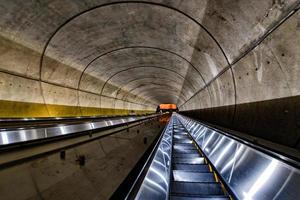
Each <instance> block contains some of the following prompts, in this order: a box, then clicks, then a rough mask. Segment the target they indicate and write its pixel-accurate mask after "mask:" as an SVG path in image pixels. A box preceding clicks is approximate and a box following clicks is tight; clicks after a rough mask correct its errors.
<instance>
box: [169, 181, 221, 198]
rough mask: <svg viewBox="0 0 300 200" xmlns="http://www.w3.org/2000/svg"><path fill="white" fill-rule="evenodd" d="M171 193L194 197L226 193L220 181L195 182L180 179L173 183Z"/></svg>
mask: <svg viewBox="0 0 300 200" xmlns="http://www.w3.org/2000/svg"><path fill="white" fill-rule="evenodd" d="M171 194H172V195H181V196H182V195H184V196H193V197H207V196H208V195H224V193H223V191H222V188H221V186H220V184H219V183H193V182H178V181H173V182H172V183H171Z"/></svg>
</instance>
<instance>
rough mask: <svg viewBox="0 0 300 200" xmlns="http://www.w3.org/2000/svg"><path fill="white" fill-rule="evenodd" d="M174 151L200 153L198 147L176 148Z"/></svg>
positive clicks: (175, 152)
mask: <svg viewBox="0 0 300 200" xmlns="http://www.w3.org/2000/svg"><path fill="white" fill-rule="evenodd" d="M173 153H174V154H177V153H182V154H188V153H198V150H197V149H196V148H194V149H180V148H174V149H173Z"/></svg>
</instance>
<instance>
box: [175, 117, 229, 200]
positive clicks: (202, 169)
mask: <svg viewBox="0 0 300 200" xmlns="http://www.w3.org/2000/svg"><path fill="white" fill-rule="evenodd" d="M173 128H174V129H173V131H174V132H173V151H172V168H171V170H172V173H171V187H170V197H171V199H175V200H195V199H199V200H200V199H201V200H203V199H210V200H223V199H229V197H228V196H227V195H225V192H224V190H223V189H222V187H221V184H220V183H219V182H218V181H217V178H216V177H215V175H214V173H213V172H212V170H211V168H210V166H209V165H208V164H207V163H206V160H205V159H204V157H203V156H202V155H201V153H200V152H199V151H198V149H197V148H196V146H195V145H194V143H193V141H192V140H191V138H190V137H189V135H188V133H187V132H186V130H185V128H184V127H183V126H182V125H181V123H180V122H179V121H178V120H174V126H173Z"/></svg>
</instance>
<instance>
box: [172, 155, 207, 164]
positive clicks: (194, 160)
mask: <svg viewBox="0 0 300 200" xmlns="http://www.w3.org/2000/svg"><path fill="white" fill-rule="evenodd" d="M172 162H173V163H181V164H204V158H203V157H195V158H176V157H175V158H173V159H172Z"/></svg>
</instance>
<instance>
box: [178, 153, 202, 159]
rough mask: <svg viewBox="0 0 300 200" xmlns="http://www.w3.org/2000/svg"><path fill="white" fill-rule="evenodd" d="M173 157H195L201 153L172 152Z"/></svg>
mask: <svg viewBox="0 0 300 200" xmlns="http://www.w3.org/2000/svg"><path fill="white" fill-rule="evenodd" d="M173 157H174V158H195V157H201V155H200V154H199V153H198V152H196V153H173Z"/></svg>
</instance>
